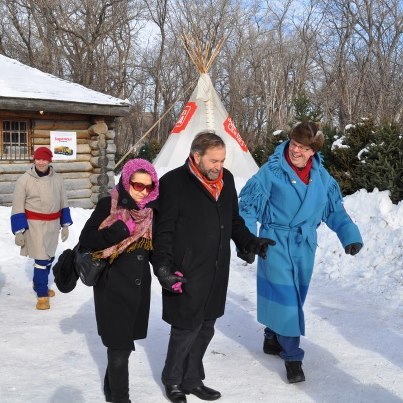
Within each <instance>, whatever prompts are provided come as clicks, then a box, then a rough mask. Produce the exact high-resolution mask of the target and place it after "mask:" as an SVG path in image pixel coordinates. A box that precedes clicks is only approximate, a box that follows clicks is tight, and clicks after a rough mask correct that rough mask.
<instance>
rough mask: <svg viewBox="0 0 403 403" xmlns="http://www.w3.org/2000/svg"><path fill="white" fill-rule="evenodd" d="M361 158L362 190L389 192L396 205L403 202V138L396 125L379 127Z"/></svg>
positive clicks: (358, 172)
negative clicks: (375, 189)
mask: <svg viewBox="0 0 403 403" xmlns="http://www.w3.org/2000/svg"><path fill="white" fill-rule="evenodd" d="M359 159H360V163H359V164H358V166H357V170H356V181H357V185H358V187H360V188H365V189H367V190H368V191H372V190H373V189H374V188H378V189H379V190H389V191H390V198H391V200H392V202H393V203H398V202H399V201H400V200H403V136H402V134H401V131H400V130H399V127H398V126H397V125H396V124H385V125H383V126H381V127H380V128H378V129H377V130H376V131H375V133H374V136H373V139H372V142H371V143H369V144H368V146H367V147H366V149H365V150H364V151H363V152H362V154H361V155H360V158H359Z"/></svg>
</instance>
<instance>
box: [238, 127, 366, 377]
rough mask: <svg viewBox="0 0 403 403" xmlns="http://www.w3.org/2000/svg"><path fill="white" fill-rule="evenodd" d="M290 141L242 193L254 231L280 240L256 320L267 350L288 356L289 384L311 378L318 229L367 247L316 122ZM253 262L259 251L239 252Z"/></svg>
mask: <svg viewBox="0 0 403 403" xmlns="http://www.w3.org/2000/svg"><path fill="white" fill-rule="evenodd" d="M289 138H290V140H289V141H286V142H284V143H282V144H281V145H279V146H278V147H277V148H276V150H275V152H274V154H273V155H272V156H271V157H270V158H269V160H268V162H267V163H266V164H264V165H263V166H262V167H261V168H260V170H259V172H258V173H257V174H255V175H254V176H253V177H252V178H250V179H249V181H248V182H247V183H246V185H245V187H244V188H243V189H242V191H241V193H240V203H239V208H240V214H241V216H242V217H243V218H244V220H245V222H246V224H247V226H248V227H249V230H250V231H251V232H252V233H255V234H256V227H257V225H256V224H257V222H259V223H260V224H261V226H260V235H259V236H261V237H265V238H270V239H274V240H275V241H276V246H274V247H272V248H271V249H270V254H269V256H268V259H267V260H263V259H260V258H259V260H258V267H257V316H258V317H257V319H258V321H259V322H260V323H262V324H264V325H265V326H266V329H265V338H264V345H263V351H264V352H265V353H267V354H278V355H280V357H282V358H283V359H284V361H285V367H286V370H287V378H288V381H289V382H290V383H294V382H301V381H304V380H305V375H304V372H303V370H302V360H303V357H304V351H303V350H302V349H301V348H300V336H301V335H304V334H305V321H304V311H303V305H304V301H305V298H306V295H307V292H308V287H309V282H310V280H311V276H312V270H313V265H314V259H315V251H316V246H317V233H316V229H317V227H318V226H319V225H320V223H321V222H322V221H323V222H325V223H326V224H327V226H328V227H329V228H330V229H331V230H333V231H334V232H335V233H336V234H337V236H338V238H339V240H340V242H341V244H342V245H343V247H344V248H345V252H346V253H348V254H351V255H355V254H356V253H358V252H359V250H360V249H361V247H362V245H363V241H362V238H361V235H360V231H359V229H358V227H357V226H356V225H355V224H354V223H353V221H352V220H351V218H350V217H349V215H348V214H347V212H346V210H345V209H344V206H343V198H342V195H341V193H340V189H339V186H338V184H337V182H336V181H335V179H334V178H333V177H332V176H330V174H329V173H328V172H327V170H326V169H325V168H324V167H323V165H322V162H321V158H320V155H319V154H318V151H319V150H320V149H321V147H322V145H323V142H324V137H323V133H322V132H321V131H320V130H319V128H318V126H317V125H316V124H315V123H313V122H302V123H298V124H296V125H295V126H294V127H293V128H292V130H291V132H290V134H289ZM238 256H240V257H241V258H242V259H244V260H246V261H247V262H249V263H251V262H253V258H254V256H253V257H252V256H250V255H248V254H247V253H242V251H240V252H239V253H238Z"/></svg>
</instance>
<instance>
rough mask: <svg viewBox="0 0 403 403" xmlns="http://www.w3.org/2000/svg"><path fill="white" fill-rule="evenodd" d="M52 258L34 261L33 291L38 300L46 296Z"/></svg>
mask: <svg viewBox="0 0 403 403" xmlns="http://www.w3.org/2000/svg"><path fill="white" fill-rule="evenodd" d="M53 260H54V257H52V258H50V259H49V260H38V259H35V263H34V278H33V282H34V291H35V292H36V295H37V296H38V298H40V297H47V296H48V278H49V273H50V268H51V267H52V262H53Z"/></svg>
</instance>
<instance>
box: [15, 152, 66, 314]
mask: <svg viewBox="0 0 403 403" xmlns="http://www.w3.org/2000/svg"><path fill="white" fill-rule="evenodd" d="M52 157H53V155H52V151H50V150H49V148H47V147H39V148H37V149H36V150H35V152H34V164H33V165H32V167H31V168H30V169H29V170H28V171H27V172H25V173H24V174H23V175H22V176H21V177H20V178H19V179H18V180H17V182H16V184H15V189H14V197H13V207H12V210H11V229H12V231H13V234H15V243H16V245H18V246H20V247H21V252H20V254H21V255H22V256H29V257H30V258H32V259H34V261H35V262H34V276H33V283H34V290H35V292H36V294H37V298H38V301H37V304H36V308H37V309H41V310H42V309H49V308H50V304H49V297H53V296H54V295H55V292H54V291H53V290H51V289H49V288H48V276H49V272H50V268H51V266H52V262H53V260H54V257H55V252H56V248H57V243H58V238H59V231H60V229H61V239H62V241H63V242H64V241H65V240H66V239H67V238H68V236H69V229H68V226H69V225H71V224H72V223H73V221H72V219H71V215H70V209H69V207H68V205H67V196H66V191H65V188H64V183H63V177H62V176H61V175H59V174H57V173H56V172H55V171H54V169H53V167H52V166H51V165H50V163H51V162H52Z"/></svg>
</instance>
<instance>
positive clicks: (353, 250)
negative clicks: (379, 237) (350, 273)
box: [344, 242, 362, 256]
mask: <svg viewBox="0 0 403 403" xmlns="http://www.w3.org/2000/svg"><path fill="white" fill-rule="evenodd" d="M361 248H362V243H358V242H354V243H350V244H349V245H347V246H346V247H345V248H344V250H345V252H346V253H347V255H351V256H354V255H356V254H357V253H358V252H359V251H360V250H361Z"/></svg>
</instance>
